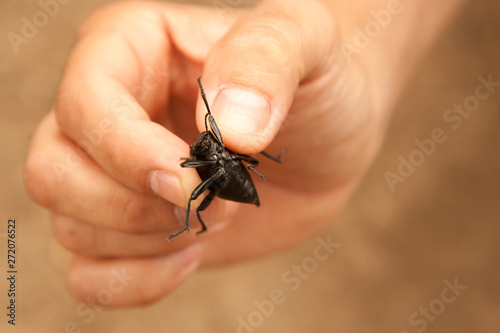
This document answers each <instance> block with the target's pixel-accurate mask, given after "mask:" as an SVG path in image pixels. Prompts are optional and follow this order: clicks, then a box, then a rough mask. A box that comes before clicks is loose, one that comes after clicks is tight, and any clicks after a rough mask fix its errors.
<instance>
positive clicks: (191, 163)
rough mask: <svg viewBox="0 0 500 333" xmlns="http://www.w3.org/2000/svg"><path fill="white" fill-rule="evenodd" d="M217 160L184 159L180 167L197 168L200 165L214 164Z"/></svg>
mask: <svg viewBox="0 0 500 333" xmlns="http://www.w3.org/2000/svg"><path fill="white" fill-rule="evenodd" d="M216 163H217V161H215V160H210V161H193V160H188V159H187V160H185V161H184V162H182V163H181V167H183V168H197V167H200V166H204V165H209V164H216Z"/></svg>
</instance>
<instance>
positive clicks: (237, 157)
mask: <svg viewBox="0 0 500 333" xmlns="http://www.w3.org/2000/svg"><path fill="white" fill-rule="evenodd" d="M231 158H232V159H235V160H241V161H245V162H247V163H249V164H250V165H249V166H247V168H248V170H250V171H252V172H253V173H255V174H256V175H257V176H259V177H260V178H262V179H264V180H266V177H265V176H264V175H263V174H261V173H260V172H258V171H256V170H255V168H256V167H258V166H259V161H257V160H256V159H255V158H253V157H251V156H248V155H243V154H233V155H231Z"/></svg>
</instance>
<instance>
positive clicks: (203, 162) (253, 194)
mask: <svg viewBox="0 0 500 333" xmlns="http://www.w3.org/2000/svg"><path fill="white" fill-rule="evenodd" d="M198 85H199V86H200V93H201V97H202V98H203V102H204V103H205V106H206V107H207V114H206V115H205V132H203V133H200V134H199V135H198V136H197V137H196V138H195V139H194V141H193V144H192V145H191V147H190V155H191V156H190V157H188V158H183V160H184V162H182V163H181V166H182V167H183V168H196V171H197V172H198V175H200V178H201V180H202V182H201V183H200V184H199V185H198V186H197V187H196V188H195V189H194V191H193V193H191V197H190V198H189V200H188V204H187V213H186V222H185V225H184V228H182V229H181V230H179V231H177V232H176V233H174V234H172V235H170V236H169V237H168V241H169V242H170V239H172V237H175V236H177V235H179V234H181V233H183V232H184V231H186V230H187V231H189V211H190V208H191V201H192V200H196V199H197V198H198V197H199V196H200V195H201V194H203V192H205V191H206V190H208V191H209V192H208V195H207V196H206V197H205V199H203V201H202V202H201V204H200V205H199V206H198V208H197V209H196V215H197V216H198V220H199V221H200V224H201V230H200V231H198V232H197V233H196V234H200V233H202V232H205V231H206V230H207V227H206V226H205V223H203V220H202V219H201V216H200V212H201V211H203V210H205V209H206V208H207V207H208V206H209V205H210V203H212V201H213V200H214V198H215V197H216V196H217V197H219V198H222V199H226V200H231V201H236V202H243V203H250V204H254V205H256V206H257V207H258V206H260V202H259V197H258V195H257V190H256V189H255V185H254V183H253V181H252V177H250V173H249V172H248V171H247V167H245V165H244V164H243V162H247V163H249V164H250V165H249V166H248V169H249V170H250V171H252V172H253V173H255V174H257V175H258V176H260V177H261V178H262V179H265V177H264V176H263V175H261V174H260V173H259V172H257V171H255V168H256V167H257V166H258V165H259V161H257V160H256V159H255V158H253V157H251V156H248V155H243V154H237V153H235V152H233V151H231V150H229V149H227V148H226V147H224V142H223V141H222V135H221V133H220V131H219V128H218V127H217V124H216V122H215V119H214V117H213V116H212V113H211V112H210V107H209V106H208V102H207V98H206V97H205V92H204V91H203V86H202V85H201V77H199V78H198ZM207 120H208V121H207ZM208 124H210V129H211V131H209V130H208ZM284 153H285V151H284V150H283V151H281V152H280V154H279V155H278V156H277V157H276V156H272V155H269V154H268V153H266V152H264V151H262V152H261V154H263V155H264V156H266V157H268V158H270V159H272V160H273V161H276V162H279V163H281V156H282V155H283V154H284Z"/></svg>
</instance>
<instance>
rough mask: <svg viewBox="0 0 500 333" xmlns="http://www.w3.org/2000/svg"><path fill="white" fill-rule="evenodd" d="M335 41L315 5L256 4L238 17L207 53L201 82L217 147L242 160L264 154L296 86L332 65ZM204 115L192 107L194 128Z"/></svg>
mask: <svg viewBox="0 0 500 333" xmlns="http://www.w3.org/2000/svg"><path fill="white" fill-rule="evenodd" d="M336 41H337V39H336V38H335V29H334V24H333V20H332V17H331V16H330V13H329V11H328V9H327V8H326V7H325V6H324V5H323V4H322V3H321V2H319V1H307V2H305V1H281V0H264V1H262V2H260V3H259V5H257V6H256V7H255V8H253V9H251V10H250V11H249V12H248V13H247V14H246V15H243V16H241V17H240V19H239V20H238V21H236V23H235V24H234V25H233V27H232V28H231V29H230V30H229V31H228V33H227V34H226V35H225V36H224V37H222V38H221V39H220V40H219V41H218V42H217V43H216V44H215V45H214V46H213V48H212V49H211V50H210V52H209V54H208V56H207V59H206V62H205V66H204V70H203V78H202V82H203V87H204V90H205V93H206V96H207V100H208V104H209V105H210V108H211V112H212V114H213V116H214V118H215V120H216V122H217V125H218V127H219V129H220V131H221V133H222V136H223V139H224V143H225V145H226V146H228V147H229V148H231V149H233V150H235V151H238V152H241V153H247V154H251V153H256V152H259V151H262V150H264V149H265V148H266V147H267V146H268V145H269V143H270V142H271V141H272V140H273V138H274V137H275V135H276V134H277V132H278V130H279V129H280V127H281V124H282V122H283V121H284V119H285V117H286V115H287V113H288V110H289V108H290V106H291V105H292V101H293V97H294V94H295V90H296V89H297V87H298V85H299V83H300V82H301V81H302V80H305V79H307V80H308V81H309V80H310V79H311V80H313V79H315V78H317V77H318V76H319V75H321V74H322V73H324V72H325V69H327V67H328V66H329V64H330V63H331V62H332V60H331V59H332V58H333V57H334V54H335V52H333V50H334V49H335V45H336V43H335V42H336ZM206 112H207V111H206V109H205V106H204V104H203V103H202V102H200V101H199V103H198V109H197V121H198V128H200V129H202V128H203V129H204V126H205V125H204V119H205V118H204V117H205V114H206Z"/></svg>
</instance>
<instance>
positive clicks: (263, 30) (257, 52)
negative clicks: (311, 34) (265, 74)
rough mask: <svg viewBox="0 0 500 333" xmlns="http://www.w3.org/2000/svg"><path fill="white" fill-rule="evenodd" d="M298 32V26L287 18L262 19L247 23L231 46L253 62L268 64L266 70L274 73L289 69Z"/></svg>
mask: <svg viewBox="0 0 500 333" xmlns="http://www.w3.org/2000/svg"><path fill="white" fill-rule="evenodd" d="M298 31H300V26H299V24H298V22H297V21H296V20H294V19H292V18H290V17H288V16H283V15H274V14H269V15H263V16H262V17H261V18H260V19H259V20H256V21H255V22H252V23H250V24H249V25H248V26H247V27H246V28H245V30H244V31H243V32H242V33H241V35H240V36H239V37H238V38H237V39H235V41H234V42H235V44H236V47H238V48H242V49H244V50H245V52H246V54H247V55H248V56H249V57H252V58H254V60H255V61H258V62H260V63H262V64H264V65H265V64H266V63H268V64H269V68H268V69H273V68H275V69H277V68H281V67H283V66H289V65H290V64H292V63H293V60H294V59H295V58H296V56H297V52H298V50H299V49H300V46H299V45H297V43H299V42H300V39H299V38H297V37H298V36H299V34H298ZM269 60H271V62H270V63H269Z"/></svg>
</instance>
